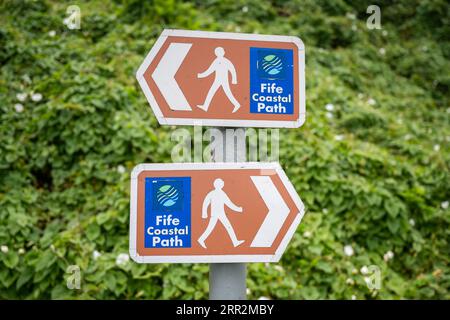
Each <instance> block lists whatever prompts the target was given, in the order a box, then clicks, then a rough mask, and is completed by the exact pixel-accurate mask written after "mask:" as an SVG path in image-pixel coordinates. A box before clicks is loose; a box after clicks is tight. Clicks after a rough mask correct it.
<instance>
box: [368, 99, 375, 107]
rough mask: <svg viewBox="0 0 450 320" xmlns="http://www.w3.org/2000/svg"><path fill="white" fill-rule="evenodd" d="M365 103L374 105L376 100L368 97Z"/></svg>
mask: <svg viewBox="0 0 450 320" xmlns="http://www.w3.org/2000/svg"><path fill="white" fill-rule="evenodd" d="M367 103H368V104H369V105H371V106H374V105H376V104H377V102H376V101H375V99H373V98H369V100H367Z"/></svg>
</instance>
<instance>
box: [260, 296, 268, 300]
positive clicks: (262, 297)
mask: <svg viewBox="0 0 450 320" xmlns="http://www.w3.org/2000/svg"><path fill="white" fill-rule="evenodd" d="M258 300H270V298H268V297H264V296H261V297H259V298H258Z"/></svg>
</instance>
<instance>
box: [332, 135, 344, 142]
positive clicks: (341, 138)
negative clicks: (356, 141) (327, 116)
mask: <svg viewBox="0 0 450 320" xmlns="http://www.w3.org/2000/svg"><path fill="white" fill-rule="evenodd" d="M334 140H336V141H342V140H344V135H342V134H337V135H335V136H334Z"/></svg>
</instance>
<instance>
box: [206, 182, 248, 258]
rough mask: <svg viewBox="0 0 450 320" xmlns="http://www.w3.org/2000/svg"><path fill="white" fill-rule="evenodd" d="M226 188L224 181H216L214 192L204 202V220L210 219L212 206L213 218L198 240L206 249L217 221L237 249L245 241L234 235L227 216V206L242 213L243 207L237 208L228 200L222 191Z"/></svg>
mask: <svg viewBox="0 0 450 320" xmlns="http://www.w3.org/2000/svg"><path fill="white" fill-rule="evenodd" d="M223 186H224V182H223V180H222V179H220V178H219V179H216V180H214V190H212V191H210V192H209V193H208V194H207V195H206V197H205V200H203V206H202V218H203V219H206V218H208V207H209V206H210V205H211V218H210V220H209V223H208V226H207V227H206V229H205V231H204V232H203V234H202V235H201V236H200V238H198V243H200V245H201V246H202V247H203V248H205V249H206V245H205V240H206V239H207V238H208V236H209V235H210V234H211V232H212V231H213V229H214V227H215V226H216V224H217V221H220V222H221V223H222V225H223V226H224V227H225V230H226V231H227V232H228V235H229V236H230V238H231V241H232V242H233V246H234V247H237V246H239V245H241V244H242V243H243V242H244V240H238V239H237V237H236V234H235V233H234V230H233V227H232V226H231V223H230V220H228V218H227V215H226V214H225V206H227V207H229V208H230V209H232V210H234V211H237V212H242V207H238V206H236V205H235V204H234V203H233V202H232V201H231V200H230V198H228V196H227V194H226V193H225V191H223V190H222V188H223Z"/></svg>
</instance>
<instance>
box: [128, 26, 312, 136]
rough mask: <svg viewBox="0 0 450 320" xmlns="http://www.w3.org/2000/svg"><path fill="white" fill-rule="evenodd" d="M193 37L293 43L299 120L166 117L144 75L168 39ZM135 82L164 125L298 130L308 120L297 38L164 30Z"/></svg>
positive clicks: (302, 54)
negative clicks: (296, 50)
mask: <svg viewBox="0 0 450 320" xmlns="http://www.w3.org/2000/svg"><path fill="white" fill-rule="evenodd" d="M169 36H178V37H192V38H211V39H232V40H252V41H273V42H292V43H294V44H295V45H296V46H297V47H298V62H299V65H298V76H299V86H300V87H299V97H298V98H299V118H298V120H296V121H276V120H230V119H195V118H165V117H164V115H163V114H162V112H161V108H160V107H159V105H158V103H157V102H156V99H155V97H154V96H153V94H152V92H151V90H150V88H149V86H148V84H147V82H146V81H145V79H144V72H145V70H147V69H148V67H149V66H150V64H151V63H152V61H153V59H154V58H155V56H156V54H157V53H158V51H159V50H160V49H161V47H162V46H163V44H164V42H165V41H166V39H167V37H169ZM136 79H137V80H138V82H139V85H140V86H141V88H142V90H143V91H144V94H145V97H146V98H147V100H148V102H149V103H150V107H151V108H152V110H153V113H154V114H155V116H156V118H157V119H158V122H159V123H160V124H161V125H198V122H199V121H201V123H202V125H204V126H216V127H261V128H298V127H300V126H302V125H303V124H304V123H305V120H306V102H305V92H306V89H305V45H304V44H303V42H302V40H301V39H300V38H298V37H294V36H278V35H261V34H252V33H231V32H211V31H193V30H174V29H164V30H163V32H162V33H161V35H160V36H159V38H158V39H157V40H156V42H155V44H154V45H153V47H152V49H151V50H150V52H149V53H148V54H147V56H146V57H145V59H144V61H143V62H142V64H141V66H140V67H139V69H138V70H137V72H136Z"/></svg>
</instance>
